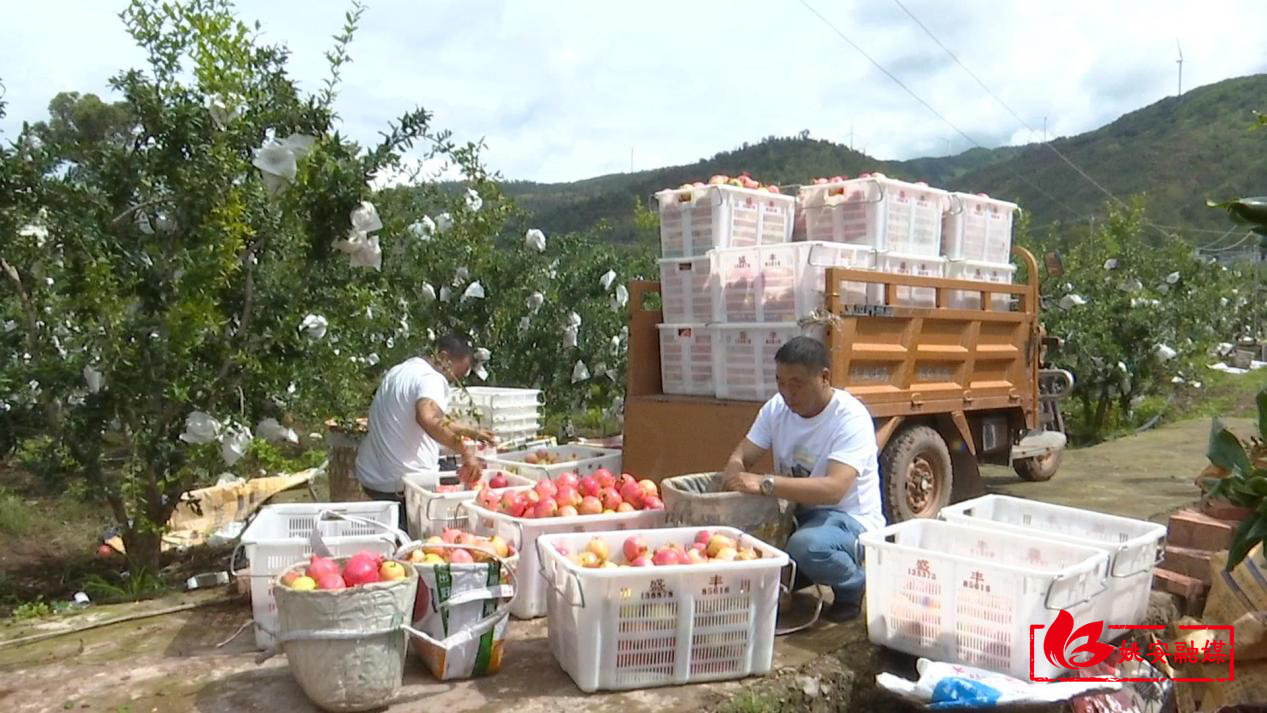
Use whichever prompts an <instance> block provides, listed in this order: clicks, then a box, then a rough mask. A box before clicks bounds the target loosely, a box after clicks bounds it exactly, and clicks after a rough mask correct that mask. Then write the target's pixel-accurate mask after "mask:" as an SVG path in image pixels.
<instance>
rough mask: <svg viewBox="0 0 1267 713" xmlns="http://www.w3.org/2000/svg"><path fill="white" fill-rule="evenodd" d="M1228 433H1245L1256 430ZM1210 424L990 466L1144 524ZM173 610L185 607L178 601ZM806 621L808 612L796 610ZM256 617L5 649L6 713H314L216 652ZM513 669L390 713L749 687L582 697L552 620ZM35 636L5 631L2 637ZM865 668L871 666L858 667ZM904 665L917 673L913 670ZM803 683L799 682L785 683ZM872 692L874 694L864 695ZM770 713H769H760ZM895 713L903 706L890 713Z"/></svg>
mask: <svg viewBox="0 0 1267 713" xmlns="http://www.w3.org/2000/svg"><path fill="white" fill-rule="evenodd" d="M1233 425H1234V426H1236V427H1238V428H1239V429H1240V430H1246V429H1247V427H1248V422H1247V421H1244V420H1240V421H1235V422H1233ZM1208 431H1209V422H1208V421H1207V420H1194V421H1186V422H1182V423H1177V424H1173V425H1170V426H1166V427H1164V428H1161V429H1158V430H1156V431H1152V432H1149V433H1145V434H1140V435H1137V436H1132V437H1129V438H1124V439H1120V440H1117V441H1113V442H1111V443H1106V444H1102V445H1099V446H1095V447H1093V448H1088V449H1084V450H1078V451H1071V452H1069V453H1068V454H1066V456H1065V460H1064V464H1063V466H1062V468H1061V471H1060V472H1059V473H1058V474H1057V475H1056V477H1055V478H1054V479H1053V480H1051V481H1049V482H1046V483H1025V482H1022V481H1020V480H1019V479H1018V478H1017V477H1016V476H1015V475H1014V474H1012V472H1011V471H1010V470H1004V469H990V470H989V471H988V472H987V473H986V482H987V484H988V486H989V487H990V489H991V490H992V491H994V492H1002V493H1008V494H1012V495H1018V496H1023V497H1028V498H1034V499H1039V500H1044V501H1048V502H1054V503H1061V504H1066V505H1072V506H1075V507H1083V508H1090V509H1094V510H1100V511H1104V512H1112V513H1118V514H1122V515H1128V516H1131V517H1139V518H1148V517H1153V516H1157V515H1163V514H1165V513H1167V512H1170V511H1171V510H1173V509H1175V508H1177V507H1179V506H1182V505H1184V504H1186V503H1188V502H1191V501H1192V500H1194V499H1195V498H1196V496H1197V491H1196V488H1195V487H1194V486H1193V484H1192V479H1193V477H1194V476H1195V474H1196V473H1197V472H1198V471H1199V470H1200V469H1201V468H1202V467H1203V465H1204V463H1205V458H1204V452H1205V442H1206V437H1207V434H1208ZM173 599H178V598H173ZM800 604H801V607H802V609H801V610H800V611H799V613H798V615H799V614H803V611H804V610H803V607H804V606H805V602H804V601H802V602H801V603H800ZM249 618H250V609H249V607H248V606H246V605H245V604H243V603H235V604H228V605H216V606H213V607H207V608H201V609H196V610H192V611H186V612H181V613H177V614H171V615H165V616H160V617H155V618H151V619H145V620H141V621H135V622H129V623H123V624H118V625H114V626H107V627H103V628H99V629H95V630H93V631H89V632H86V633H83V634H71V635H67V636H63V637H60V638H57V639H52V640H49V641H44V642H39V643H35V644H30V645H24V646H20V647H4V648H0V702H2V705H0V708H2V709H3V710H5V711H12V712H14V713H18V712H26V711H31V712H34V711H49V710H85V711H109V712H111V713H145V712H147V711H164V712H165V711H180V712H182V713H183V712H186V711H197V712H198V713H229V712H231V711H232V712H238V711H248V712H249V711H260V712H267V713H276V712H277V711H287V712H290V711H296V712H300V711H313V710H316V709H315V708H314V707H313V706H312V705H311V704H310V703H309V702H308V701H307V700H306V699H305V698H304V696H303V693H302V692H301V691H300V690H299V688H298V687H297V686H296V685H295V683H294V681H293V680H292V678H291V675H290V672H289V670H288V668H287V663H286V659H285V657H284V656H279V657H277V658H274V659H272V660H270V661H268V662H266V663H264V664H262V665H257V664H256V663H255V660H254V658H255V651H254V649H253V646H252V643H253V642H252V640H251V636H250V633H249V632H247V633H245V634H243V636H241V637H239V638H238V639H237V640H235V641H234V642H233V643H231V644H229V645H228V646H226V647H224V648H216V646H215V644H216V643H217V642H219V641H221V640H223V639H224V638H226V637H227V636H229V635H230V634H231V633H232V632H233V631H234V630H235V629H237V628H238V626H240V625H241V624H242V623H244V622H246V621H247V620H248V619H249ZM511 631H512V641H511V642H510V645H509V647H508V649H507V656H506V662H505V668H504V670H503V671H502V672H501V673H499V674H498V675H496V676H493V677H490V678H487V679H483V680H478V681H463V682H452V683H437V682H435V681H434V680H433V679H431V677H430V676H429V675H428V674H427V673H426V672H425V671H424V670H423V669H422V667H421V665H420V664H419V663H417V662H416V661H411V662H410V663H409V665H408V673H407V675H406V680H405V684H406V685H405V687H404V689H403V690H402V693H401V696H400V698H399V700H398V702H397V703H396V704H395V705H393V706H391V708H390V710H391V711H392V712H393V713H400V712H403V711H433V710H444V711H446V712H447V713H461V712H466V711H493V710H507V709H509V708H510V707H511V706H512V705H513V707H514V709H515V710H517V711H523V712H524V713H531V712H534V711H567V710H572V711H576V710H586V711H618V712H619V713H637V712H638V711H657V712H669V711H703V710H709V709H712V708H713V707H715V706H716V705H718V704H719V703H720V702H722V701H724V700H727V699H729V698H731V697H732V696H734V695H735V694H736V692H738V691H740V690H741V689H742V688H743V686H744V682H729V683H723V684H708V685H697V686H684V687H676V688H661V689H652V690H647V691H636V692H629V693H612V694H596V695H585V694H583V693H581V692H580V691H579V690H577V688H576V687H575V686H574V685H573V684H572V682H571V680H570V679H569V678H568V676H567V674H566V673H564V672H563V671H562V670H561V669H560V668H559V666H558V664H556V663H555V661H554V658H553V656H552V655H551V653H550V647H549V641H548V639H547V629H546V625H545V621H544V620H536V621H533V622H514V623H513V624H512V626H511ZM29 633H31V629H30V625H26V628H25V629H19V628H18V627H15V626H7V627H0V637H2V638H3V639H11V638H14V637H15V636H18V635H23V634H29ZM775 651H776V652H775V668H776V670H777V669H783V670H785V671H786V670H787V669H795V668H799V667H802V666H805V665H807V664H809V665H811V666H813V665H817V664H812V663H811V662H814V661H818V662H822V661H823V660H824V659H822V658H820V657H821V656H822V655H824V654H831V655H832V656H833V657H834V658H835V659H836V660H838V661H843V662H844V664H845V667H846V668H847V669H851V670H854V671H857V675H856V676H854V678H855V679H856V680H857V681H858V682H859V687H855V690H854V695H855V696H856V695H868V696H874V695H876V693H875V692H874V688H870V690H865V691H862V694H859V693H858V691H859V690H861V688H860V687H861V686H865V685H868V684H869V681H864V679H868V677H872V676H874V671H863V670H861V669H862V668H864V667H866V666H871V665H872V664H868V663H865V662H867V661H875V662H878V663H876V664H874V665H876V666H884V667H887V668H889V669H890V670H894V669H897V668H900V667H901V666H902V665H903V661H900V660H898V659H897V658H895V657H894V656H892V655H888V656H886V655H882V654H886V653H887V652H882V651H880V650H878V649H876V648H875V647H872V646H871V645H870V644H869V643H868V642H867V640H866V631H865V627H864V626H863V625H862V624H861V623H860V622H854V623H852V624H850V625H845V626H833V625H826V624H822V625H820V626H818V627H816V628H814V629H812V630H810V631H808V632H803V633H801V634H798V635H793V636H789V637H784V638H781V639H779V640H778V642H777V645H776V650H775ZM860 662H862V663H860ZM906 663H907V664H909V662H906ZM783 677H784V678H788V677H790V678H791V679H792V680H796V678H797V674H793V673H784V674H783ZM868 687H869V686H868ZM761 709H762V710H764V709H765V708H761ZM895 710H896V709H895Z"/></svg>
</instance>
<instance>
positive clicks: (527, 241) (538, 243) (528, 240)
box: [524, 228, 546, 253]
mask: <svg viewBox="0 0 1267 713" xmlns="http://www.w3.org/2000/svg"><path fill="white" fill-rule="evenodd" d="M524 245H526V246H527V247H529V248H531V249H533V250H536V251H537V252H539V253H543V252H545V251H546V234H545V233H543V232H541V231H540V230H537V229H536V228H531V229H529V230H528V232H526V233H524Z"/></svg>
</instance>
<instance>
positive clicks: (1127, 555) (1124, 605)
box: [941, 495, 1166, 638]
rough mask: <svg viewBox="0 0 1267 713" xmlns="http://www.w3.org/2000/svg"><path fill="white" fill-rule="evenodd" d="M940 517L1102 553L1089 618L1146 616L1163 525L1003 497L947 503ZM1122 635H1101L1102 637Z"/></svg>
mask: <svg viewBox="0 0 1267 713" xmlns="http://www.w3.org/2000/svg"><path fill="white" fill-rule="evenodd" d="M941 516H942V517H943V518H945V519H946V520H947V521H948V522H957V523H963V524H966V525H976V526H978V527H1004V528H1007V529H1009V530H1014V531H1016V532H1020V533H1026V534H1030V535H1032V536H1035V537H1039V536H1041V537H1044V538H1048V539H1052V540H1058V541H1060V542H1069V543H1073V544H1076V545H1084V546H1086V547H1095V548H1097V549H1099V550H1102V551H1104V552H1106V553H1108V555H1109V557H1110V561H1109V564H1110V567H1109V587H1108V589H1107V590H1106V591H1105V592H1104V594H1101V595H1100V596H1099V597H1098V598H1097V599H1096V600H1095V602H1094V605H1095V608H1094V613H1093V614H1092V615H1091V618H1092V619H1093V620H1100V619H1103V620H1104V621H1105V623H1106V624H1123V625H1131V624H1139V623H1140V622H1142V621H1143V620H1144V616H1145V614H1147V612H1148V591H1149V589H1150V587H1151V586H1152V578H1153V567H1154V566H1155V565H1156V564H1157V563H1158V562H1159V561H1160V560H1161V556H1162V554H1164V552H1165V547H1166V526H1165V525H1159V524H1157V523H1155V522H1148V521H1145V520H1133V519H1131V518H1128V517H1119V516H1117V515H1106V514H1104V513H1099V512H1094V511H1091V510H1081V509H1078V508H1071V507H1066V506H1063V505H1051V504H1049V503H1043V502H1038V501H1036V500H1025V499H1023V498H1012V497H1007V496H1005V495H985V496H982V497H979V498H974V499H972V500H966V501H964V502H961V503H958V504H955V505H947V506H946V507H944V508H942V509H941ZM1125 633H1126V630H1123V629H1119V630H1115V631H1107V630H1106V631H1105V634H1106V638H1109V637H1115V636H1117V635H1121V634H1125Z"/></svg>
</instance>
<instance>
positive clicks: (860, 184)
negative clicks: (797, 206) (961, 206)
mask: <svg viewBox="0 0 1267 713" xmlns="http://www.w3.org/2000/svg"><path fill="white" fill-rule="evenodd" d="M799 198H800V201H801V205H802V206H803V207H804V208H803V210H804V211H805V227H806V237H807V238H808V239H809V240H828V241H831V242H837V243H852V244H854V245H865V246H868V247H872V248H876V249H877V250H886V251H889V252H897V253H908V254H912V255H930V256H935V255H938V254H939V253H940V250H941V228H942V214H943V212H944V211H945V210H946V209H947V207H948V206H949V203H950V199H949V194H947V193H946V191H943V190H941V189H939V188H932V187H930V186H927V185H924V184H919V183H907V182H905V181H898V180H895V179H892V178H888V177H884V176H874V177H870V178H854V179H850V180H847V181H839V182H836V183H826V184H817V185H812V186H804V187H802V188H801V190H800V193H799Z"/></svg>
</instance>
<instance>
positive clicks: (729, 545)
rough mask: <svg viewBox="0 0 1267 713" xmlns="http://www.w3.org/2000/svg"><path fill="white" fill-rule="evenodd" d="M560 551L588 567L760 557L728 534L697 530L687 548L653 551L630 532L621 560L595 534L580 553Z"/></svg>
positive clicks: (669, 546)
mask: <svg viewBox="0 0 1267 713" xmlns="http://www.w3.org/2000/svg"><path fill="white" fill-rule="evenodd" d="M555 550H557V551H558V553H559V554H561V555H563V556H565V557H567V558H568V559H570V560H572V562H573V563H575V564H576V565H577V566H579V567H587V568H590V569H615V568H618V567H663V566H668V565H675V564H688V565H689V564H710V563H714V562H744V561H748V560H755V559H761V553H760V552H758V551H757V550H756V549H755V548H753V547H745V546H741V545H740V543H739V542H738V541H737V540H736V539H735V538H733V537H730V536H729V535H724V534H722V533H719V532H718V533H714V532H709V531H708V530H700V531H699V532H698V533H697V534H696V535H695V541H694V542H692V543H691V544H690V546H688V547H683V546H682V545H679V544H677V543H670V544H667V545H661V546H660V547H659V548H657V549H655V550H654V551H653V550H652V549H651V546H650V545H648V544H647V541H646V539H644V538H643V537H640V536H638V535H633V536H631V537H629V538H627V539H626V540H625V543H624V545H622V546H621V550H620V552H618V553H616V554H617V555H618V556H620V555H623V557H624V559H623V561H617V560H616V559H614V558H612V553H611V552H610V551H609V547H608V546H607V541H606V540H603V539H602V538H599V537H595V538H593V539H591V540H590V541H589V544H587V545H586V546H585V549H584V550H582V551H580V552H575V553H572V552H568V551H567V548H566V547H563V546H560V545H556V546H555Z"/></svg>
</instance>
